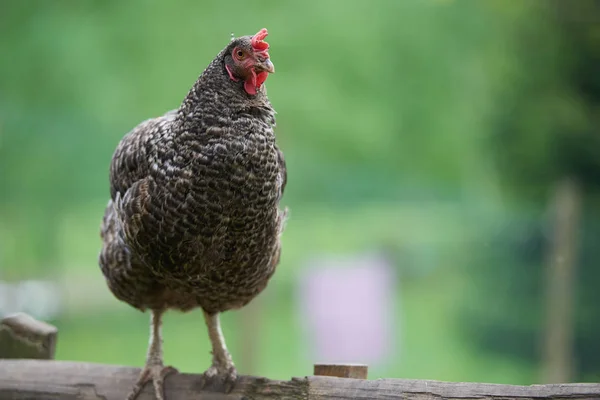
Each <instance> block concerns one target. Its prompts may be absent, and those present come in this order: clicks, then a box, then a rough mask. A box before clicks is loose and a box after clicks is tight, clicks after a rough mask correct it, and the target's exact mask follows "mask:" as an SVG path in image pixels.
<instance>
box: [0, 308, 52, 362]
mask: <svg viewBox="0 0 600 400" xmlns="http://www.w3.org/2000/svg"><path fill="white" fill-rule="evenodd" d="M57 332H58V330H57V329H56V327H54V326H52V325H50V324H47V323H45V322H42V321H38V320H36V319H34V318H33V317H31V316H29V315H27V314H23V313H18V314H13V315H9V316H7V317H4V318H3V319H2V320H1V321H0V358H36V359H42V360H51V359H53V358H54V351H55V349H56V335H57Z"/></svg>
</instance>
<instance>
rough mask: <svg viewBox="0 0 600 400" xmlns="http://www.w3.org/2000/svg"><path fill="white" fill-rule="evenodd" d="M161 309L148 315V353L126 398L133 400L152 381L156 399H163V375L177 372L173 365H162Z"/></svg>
mask: <svg viewBox="0 0 600 400" xmlns="http://www.w3.org/2000/svg"><path fill="white" fill-rule="evenodd" d="M162 313H163V310H152V313H151V315H150V344H149V346H148V355H147V356H146V365H145V366H144V369H142V373H141V374H140V376H139V378H138V380H137V382H136V383H135V386H134V387H133V390H132V391H131V393H130V394H129V396H127V400H134V399H135V398H136V397H137V396H138V395H139V394H140V392H141V391H142V389H143V388H144V385H145V384H146V383H147V382H150V381H152V383H153V384H154V392H155V395H156V399H157V400H165V396H164V380H165V376H167V375H168V374H170V373H172V372H177V370H176V369H175V368H173V367H170V366H167V367H165V366H164V365H163V353H162V337H161V333H160V325H161V317H162Z"/></svg>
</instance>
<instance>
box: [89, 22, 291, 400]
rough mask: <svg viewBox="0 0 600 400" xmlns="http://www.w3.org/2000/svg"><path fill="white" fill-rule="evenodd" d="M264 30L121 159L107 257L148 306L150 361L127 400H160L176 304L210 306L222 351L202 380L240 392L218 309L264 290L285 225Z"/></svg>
mask: <svg viewBox="0 0 600 400" xmlns="http://www.w3.org/2000/svg"><path fill="white" fill-rule="evenodd" d="M266 36H267V30H266V29H262V30H260V31H259V32H258V33H257V34H255V35H254V36H244V37H240V38H237V39H232V40H231V42H230V43H229V44H228V45H227V46H226V47H225V49H223V50H222V51H221V52H220V53H219V54H218V55H217V56H216V58H215V59H214V60H213V61H212V62H211V63H210V65H209V66H208V67H207V68H206V69H205V70H204V72H203V73H202V74H201V75H200V77H199V78H198V80H197V81H196V83H195V84H194V85H193V87H192V88H191V90H190V91H189V93H188V94H187V96H186V97H185V99H184V100H183V103H182V104H181V106H180V107H179V109H177V110H173V111H170V112H168V113H166V114H165V115H163V116H161V117H158V118H153V119H149V120H146V121H144V122H142V123H141V124H140V125H138V126H137V127H135V128H134V129H133V130H132V131H131V132H129V133H128V134H127V135H125V137H124V138H123V139H122V140H121V142H120V143H119V145H118V147H117V149H116V151H115V153H114V155H113V158H112V162H111V164H110V198H111V199H110V201H109V202H108V206H107V207H106V211H105V214H104V219H103V221H102V228H101V236H102V241H103V247H102V250H101V253H100V257H99V263H100V267H101V269H102V273H103V274H104V276H105V277H106V282H107V284H108V287H109V288H110V290H111V291H112V293H113V294H114V295H115V296H116V297H117V298H118V299H120V300H122V301H124V302H127V303H129V304H130V305H131V306H133V307H135V308H137V309H139V310H142V311H144V310H150V312H151V330H150V333H151V335H150V345H149V347H148V354H147V360H146V364H145V367H144V369H143V370H142V373H141V375H140V377H139V379H138V381H137V382H136V383H135V385H134V388H133V390H132V392H131V394H130V396H129V397H128V398H129V399H134V398H135V397H137V395H138V394H139V393H140V391H141V389H142V388H143V386H144V385H145V384H146V383H147V382H149V381H152V382H153V384H154V389H155V394H156V397H157V398H158V399H159V400H162V399H163V398H164V395H163V381H164V377H165V375H167V374H168V373H169V372H173V371H176V370H175V369H174V368H172V367H166V366H164V364H163V356H162V338H161V333H160V325H161V316H162V315H163V313H164V312H165V311H166V310H168V309H175V310H181V311H188V310H192V309H194V308H196V307H199V308H201V309H202V310H203V312H204V318H205V321H206V326H207V328H208V335H209V338H210V341H211V344H212V354H213V357H212V365H211V366H210V368H209V369H208V370H207V371H206V372H205V373H204V376H205V381H208V380H214V379H218V380H221V381H222V382H224V383H225V384H226V387H227V388H231V387H232V385H233V384H234V382H235V380H236V377H237V373H236V369H235V366H234V364H233V362H232V358H231V356H230V354H229V352H228V351H227V347H226V346H225V340H224V338H223V334H222V332H221V328H220V325H219V313H221V312H223V311H227V310H230V309H235V308H240V307H243V306H244V305H246V304H247V303H248V302H249V301H251V300H252V299H253V298H254V297H255V296H256V295H258V294H259V293H260V292H261V291H262V290H263V289H264V288H265V286H266V285H267V282H268V280H269V278H271V276H272V275H273V273H274V272H275V268H276V266H277V264H278V262H279V255H280V249H281V244H280V236H281V233H282V230H283V223H284V220H285V210H282V209H281V208H280V207H279V202H280V200H281V196H282V195H283V191H284V188H285V185H286V179H287V178H286V167H285V162H284V158H283V155H282V153H281V151H280V150H279V148H278V147H277V144H276V142H275V134H274V131H273V128H274V126H275V111H274V110H273V108H272V106H271V103H270V102H269V100H268V98H267V92H266V89H265V86H264V82H265V80H266V79H267V76H268V75H269V73H272V72H274V66H273V64H272V63H271V60H270V57H269V53H268V49H269V45H268V44H267V43H266V42H265V41H264V39H265V37H266Z"/></svg>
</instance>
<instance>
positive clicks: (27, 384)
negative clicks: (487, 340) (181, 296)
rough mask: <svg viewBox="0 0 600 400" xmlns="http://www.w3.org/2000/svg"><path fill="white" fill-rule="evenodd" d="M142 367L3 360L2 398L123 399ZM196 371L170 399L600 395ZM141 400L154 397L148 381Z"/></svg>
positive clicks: (596, 387) (176, 379)
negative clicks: (213, 381)
mask: <svg viewBox="0 0 600 400" xmlns="http://www.w3.org/2000/svg"><path fill="white" fill-rule="evenodd" d="M139 371H140V370H139V369H138V368H132V367H122V366H113V365H102V364H89V363H77V362H66V361H45V360H0V399H1V400H26V399H27V400H32V399H44V400H123V399H124V398H125V396H126V395H127V393H128V392H129V390H130V389H131V385H132V383H133V382H134V380H135V378H136V377H137V375H138V373H139ZM201 382H202V378H201V376H200V375H193V374H174V375H169V376H168V377H167V378H166V381H165V388H166V397H167V400H192V399H194V400H196V399H203V400H233V399H236V400H271V399H284V400H288V399H289V400H298V399H302V400H340V399H359V400H360V399H371V400H378V399H385V400H389V399H405V400H406V399H408V400H438V399H439V400H465V399H472V400H475V399H486V400H499V399H502V400H509V399H518V400H525V399H535V400H541V399H552V400H562V399H570V400H573V399H580V400H581V399H600V384H595V383H575V384H564V385H532V386H513V385H496V384H482V383H448V382H438V381H423V380H408V379H378V380H364V379H351V378H331V377H321V376H315V377H308V378H294V379H292V380H290V381H273V380H269V379H266V378H256V377H249V376H242V377H240V380H239V381H238V383H237V384H236V386H235V387H234V389H233V391H232V392H231V393H228V394H225V393H223V392H222V391H221V390H222V388H219V387H209V388H205V389H201ZM139 400H154V391H153V388H152V387H151V386H150V385H148V386H147V387H146V388H145V390H144V392H143V393H142V395H141V396H140V397H139Z"/></svg>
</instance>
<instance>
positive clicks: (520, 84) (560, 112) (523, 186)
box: [0, 0, 600, 384]
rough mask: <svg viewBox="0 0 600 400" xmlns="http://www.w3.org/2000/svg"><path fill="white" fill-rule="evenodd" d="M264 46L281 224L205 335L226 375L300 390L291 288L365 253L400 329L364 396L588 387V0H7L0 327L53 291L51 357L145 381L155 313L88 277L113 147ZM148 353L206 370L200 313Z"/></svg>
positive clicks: (593, 252) (303, 358) (594, 77)
mask: <svg viewBox="0 0 600 400" xmlns="http://www.w3.org/2000/svg"><path fill="white" fill-rule="evenodd" d="M262 27H267V28H268V29H269V33H270V36H269V43H270V44H271V51H270V53H271V57H272V60H273V62H274V64H275V65H276V68H277V73H276V74H274V75H273V76H271V77H270V79H269V80H268V82H267V86H268V90H269V97H270V100H271V102H272V103H273V105H274V107H275V108H276V110H277V112H278V126H277V134H278V138H279V143H280V145H281V147H282V148H283V150H284V152H285V154H286V159H287V163H288V171H289V172H288V173H289V183H288V187H287V192H286V195H285V198H284V203H285V204H286V205H288V206H289V207H290V209H291V218H290V220H289V222H288V225H287V230H286V232H285V234H284V237H283V240H284V252H283V256H282V261H281V265H280V267H279V269H278V272H277V274H275V277H274V278H273V280H272V281H271V283H270V285H269V287H268V289H267V290H266V291H265V292H264V293H263V294H262V295H261V296H260V297H259V298H258V299H257V300H256V301H255V303H253V304H252V305H251V306H250V307H249V308H248V309H244V310H241V311H235V312H231V313H227V314H225V315H224V317H223V320H224V331H225V335H226V337H227V339H228V344H229V347H230V349H231V350H232V353H233V356H234V360H236V362H237V363H238V365H239V370H240V372H241V373H243V374H257V375H265V376H268V377H270V378H275V379H289V377H291V376H304V375H307V374H311V373H312V363H313V362H316V361H318V360H315V359H313V358H312V357H311V356H309V355H307V354H310V352H307V349H308V348H309V347H310V345H309V343H308V342H307V339H306V338H305V337H304V334H303V330H302V326H303V319H302V318H301V315H299V314H298V307H297V304H296V303H297V301H298V296H297V292H298V288H297V282H298V277H299V274H300V273H301V272H302V269H303V268H305V267H306V266H307V265H309V264H310V263H309V260H310V259H312V258H314V257H319V256H320V255H322V254H334V255H335V254H338V255H339V254H345V255H349V256H352V255H354V254H358V253H361V252H369V251H377V252H381V253H382V254H385V255H386V257H388V258H389V259H390V260H392V265H393V268H394V271H396V276H397V281H396V282H394V284H395V287H396V290H395V300H394V301H395V303H396V304H395V308H394V310H396V311H397V312H398V314H397V315H394V316H393V317H394V321H397V323H396V325H395V330H394V343H395V345H394V346H393V347H391V348H390V355H389V359H388V360H387V361H386V362H382V363H380V364H377V365H371V369H370V371H371V372H370V376H371V377H373V378H375V377H403V378H426V379H440V380H454V381H486V382H498V383H514V384H530V383H535V382H550V381H564V382H566V381H584V380H596V381H597V380H598V378H600V342H598V340H597V338H598V337H600V308H599V306H598V305H599V304H600V290H598V287H599V286H600V265H599V261H598V260H600V254H599V253H600V185H599V183H600V156H599V154H600V128H599V127H600V3H599V2H598V1H596V0H578V1H571V2H568V1H566V0H565V1H560V0H539V1H533V0H522V1H508V0H505V1H501V0H479V1H475V0H421V1H416V0H387V1H386V0H374V1H342V0H305V1H298V2H292V1H289V2H283V1H274V0H269V1H267V0H263V1H258V0H257V1H253V2H247V1H246V2H240V1H227V2H218V1H173V2H158V1H128V2H124V1H91V0H86V1H66V0H65V1H53V2H50V1H33V0H31V1H17V0H8V1H7V0H5V1H3V2H2V3H1V4H0V54H1V62H0V280H2V281H3V282H4V284H3V286H0V295H1V296H0V297H1V299H2V300H0V306H1V307H3V308H2V309H1V311H0V312H2V313H6V312H9V311H10V312H12V311H16V310H25V311H29V312H32V313H34V314H35V312H33V311H31V310H36V309H39V310H43V308H44V307H41V308H40V306H37V307H38V308H35V307H34V306H31V304H34V305H35V302H36V300H35V299H36V298H37V297H39V298H40V299H41V300H39V301H38V302H41V303H43V304H46V305H48V300H47V299H46V300H44V298H43V296H42V294H41V291H39V290H29V292H27V291H21V293H25V294H21V295H18V294H15V293H17V292H18V290H15V289H14V288H15V287H17V286H15V285H16V284H17V283H18V282H22V281H26V280H43V281H51V282H54V284H55V285H56V286H55V287H56V288H58V289H57V292H56V293H55V294H53V295H52V296H51V298H53V299H55V300H56V301H57V302H58V303H57V308H56V309H55V310H54V312H50V313H48V312H42V311H39V313H38V314H39V315H38V316H39V317H40V318H45V319H49V321H50V322H51V323H53V324H56V325H57V326H58V328H59V343H58V349H57V358H58V359H66V360H82V361H90V362H103V363H112V364H127V365H138V366H140V365H142V364H143V362H144V356H145V352H146V346H147V343H148V330H149V328H148V319H149V317H148V315H147V314H142V313H140V312H138V311H136V310H134V309H133V308H131V307H129V306H128V305H126V304H124V303H121V302H119V301H117V300H116V299H115V298H114V297H112V296H111V295H110V293H109V292H108V290H107V288H106V285H105V283H104V279H103V277H102V275H101V273H100V270H99V268H98V266H97V254H98V251H99V248H100V239H99V224H100V220H101V217H102V213H103V211H104V206H105V204H106V202H107V200H108V165H109V161H110V158H111V156H112V152H113V150H114V148H115V146H116V145H117V143H118V141H119V140H120V138H121V137H122V136H123V135H124V134H125V133H126V132H127V131H128V130H130V129H131V128H132V127H134V126H135V125H136V124H137V123H139V122H140V121H142V120H144V119H146V118H149V117H153V116H158V115H160V114H162V113H164V112H165V111H167V110H170V109H173V108H176V107H178V106H179V104H180V102H181V101H182V99H183V97H184V96H185V95H186V93H187V91H188V89H189V88H190V87H191V85H192V84H193V82H194V81H195V79H196V78H197V76H198V75H199V74H200V73H201V72H202V70H203V69H204V67H205V66H206V65H207V64H208V63H209V62H210V61H211V60H212V58H213V57H214V55H216V54H217V53H218V52H219V51H220V50H221V49H222V48H223V47H224V46H225V45H226V44H227V42H228V40H229V37H230V34H231V32H233V33H235V34H236V35H245V34H253V33H255V32H256V31H258V29H260V28H262ZM19 296H20V297H19ZM36 296H37V297H36ZM27 304H29V305H30V306H27V307H30V309H29V310H28V309H27V307H26V305H27ZM43 304H42V305H43ZM32 307H33V308H32ZM46 308H47V307H46ZM391 317H392V316H390V318H391ZM250 331H251V332H250ZM164 338H165V358H166V362H167V363H171V364H173V365H175V366H176V367H178V368H179V369H180V370H181V371H186V372H201V371H203V370H204V369H205V368H206V367H207V366H208V365H209V357H210V355H209V342H208V338H207V335H206V332H205V327H204V323H203V321H202V316H201V313H199V312H198V311H195V312H192V313H188V314H179V313H174V312H172V313H169V314H168V315H167V316H166V317H165V322H164ZM249 349H254V350H249ZM356 362H361V360H356Z"/></svg>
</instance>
